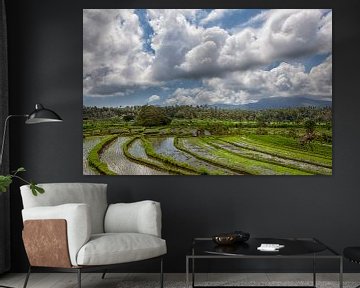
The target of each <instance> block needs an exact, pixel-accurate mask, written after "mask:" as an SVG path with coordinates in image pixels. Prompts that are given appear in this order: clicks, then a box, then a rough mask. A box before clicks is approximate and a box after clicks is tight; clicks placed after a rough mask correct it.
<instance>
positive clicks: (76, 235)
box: [22, 203, 91, 266]
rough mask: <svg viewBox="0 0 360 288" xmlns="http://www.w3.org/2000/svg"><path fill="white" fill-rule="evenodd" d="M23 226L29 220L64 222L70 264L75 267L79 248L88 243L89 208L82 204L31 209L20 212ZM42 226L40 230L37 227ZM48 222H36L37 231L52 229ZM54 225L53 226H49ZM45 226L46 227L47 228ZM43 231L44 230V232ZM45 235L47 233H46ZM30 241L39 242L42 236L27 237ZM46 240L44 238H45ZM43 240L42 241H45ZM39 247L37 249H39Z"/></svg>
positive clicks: (89, 229) (89, 231) (89, 226)
mask: <svg viewBox="0 0 360 288" xmlns="http://www.w3.org/2000/svg"><path fill="white" fill-rule="evenodd" d="M22 216H23V221H24V225H26V223H27V221H29V220H54V219H63V220H65V221H66V231H65V232H66V239H67V243H68V248H69V254H70V255H69V256H70V260H71V264H72V265H73V266H76V265H77V262H76V257H77V253H78V251H79V250H80V248H81V247H82V246H83V245H84V244H85V243H86V242H88V241H89V239H90V235H91V222H90V212H89V206H88V205H86V204H82V203H71V204H63V205H58V206H43V207H33V208H27V209H23V210H22ZM40 224H41V225H42V226H43V227H42V228H40V227H39V226H38V225H40ZM49 224H50V222H49V221H43V223H40V222H38V225H35V226H37V227H39V231H41V230H42V231H48V229H53V228H51V227H49ZM51 225H54V224H51ZM45 226H48V227H47V228H46V227H45ZM44 229H45V230H44ZM46 233H47V232H46ZM29 237H32V238H33V239H32V240H29V241H38V242H39V241H41V239H42V238H43V237H42V235H32V236H31V235H29ZM45 238H46V237H45ZM45 238H43V239H45ZM52 244H55V243H44V245H52ZM40 248H41V247H39V249H40Z"/></svg>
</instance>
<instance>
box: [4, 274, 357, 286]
mask: <svg viewBox="0 0 360 288" xmlns="http://www.w3.org/2000/svg"><path fill="white" fill-rule="evenodd" d="M197 275H198V277H197V281H200V282H202V281H204V282H206V281H208V282H212V281H215V282H216V281H224V282H226V281H227V280H229V279H231V281H240V282H241V281H249V280H251V281H256V282H259V283H266V282H268V281H277V282H282V281H284V282H286V281H310V282H311V280H312V274H307V273H299V274H294V273H271V274H268V273H267V274H266V273H240V274H234V273H231V274H230V273H221V274H220V273H211V274H197ZM24 279H25V274H23V273H16V274H14V273H8V274H5V275H1V276H0V286H1V285H5V286H11V287H14V288H21V287H23V283H24ZM158 279H159V274H152V273H146V274H140V273H136V274H134V273H131V274H130V273H129V274H126V273H109V274H107V276H106V279H105V280H102V279H101V273H83V275H82V284H83V285H82V286H83V287H84V288H88V287H89V288H94V287H104V288H116V287H121V286H122V285H121V282H126V283H127V286H126V287H131V281H134V283H139V282H141V281H145V282H147V281H149V282H151V281H155V283H156V281H158ZM317 280H318V281H319V282H320V281H337V280H338V274H335V273H319V274H317ZM174 281H175V282H177V283H182V282H183V283H184V287H185V274H182V273H178V274H165V287H166V286H167V285H166V284H167V283H171V282H174ZM310 282H309V283H310ZM347 282H354V283H359V284H360V273H347V274H344V283H347ZM129 283H130V284H129ZM76 287H77V283H76V274H75V273H32V274H31V277H30V280H29V284H28V288H76ZM177 287H178V286H177Z"/></svg>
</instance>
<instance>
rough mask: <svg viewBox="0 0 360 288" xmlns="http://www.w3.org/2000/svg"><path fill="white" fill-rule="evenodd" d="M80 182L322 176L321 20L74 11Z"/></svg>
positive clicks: (327, 96)
mask: <svg viewBox="0 0 360 288" xmlns="http://www.w3.org/2000/svg"><path fill="white" fill-rule="evenodd" d="M83 44H84V45H83V47H84V50H83V174H84V175H304V176H305V175H332V155H333V151H332V149H333V147H332V135H333V133H332V126H333V119H332V10H331V9H280V10H277V9H84V10H83Z"/></svg>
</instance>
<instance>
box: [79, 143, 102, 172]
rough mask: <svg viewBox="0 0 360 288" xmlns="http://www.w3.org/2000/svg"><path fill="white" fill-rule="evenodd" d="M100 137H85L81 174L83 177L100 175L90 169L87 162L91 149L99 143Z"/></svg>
mask: <svg viewBox="0 0 360 288" xmlns="http://www.w3.org/2000/svg"><path fill="white" fill-rule="evenodd" d="M102 138H103V137H101V136H92V137H86V138H84V140H83V174H84V175H100V173H99V172H98V171H97V170H96V169H94V168H92V167H91V166H90V165H89V162H88V156H89V152H90V150H91V149H93V148H94V146H95V145H96V144H98V143H100V141H101V139H102Z"/></svg>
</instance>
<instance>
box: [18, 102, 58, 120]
mask: <svg viewBox="0 0 360 288" xmlns="http://www.w3.org/2000/svg"><path fill="white" fill-rule="evenodd" d="M62 121H63V120H62V119H61V117H60V116H59V115H58V114H56V113H55V112H54V111H52V110H50V109H47V108H45V107H44V106H43V105H41V104H36V105H35V110H34V111H33V112H31V113H30V114H29V116H28V117H27V120H26V121H25V123H26V124H38V123H46V122H62Z"/></svg>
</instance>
